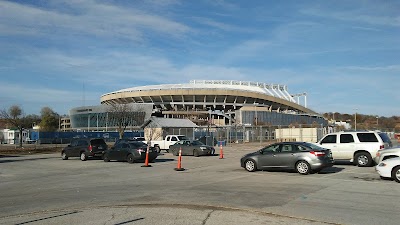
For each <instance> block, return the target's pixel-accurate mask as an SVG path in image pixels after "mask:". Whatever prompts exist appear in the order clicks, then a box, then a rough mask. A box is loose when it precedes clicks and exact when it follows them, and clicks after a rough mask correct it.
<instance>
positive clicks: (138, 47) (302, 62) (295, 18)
mask: <svg viewBox="0 0 400 225" xmlns="http://www.w3.org/2000/svg"><path fill="white" fill-rule="evenodd" d="M190 80H240V81H255V82H264V83H268V84H281V85H287V86H288V91H289V93H291V94H297V93H303V92H306V93H307V107H308V108H310V109H312V110H314V111H315V112H318V113H326V112H338V113H348V114H354V113H356V112H357V113H360V114H366V115H377V116H386V117H390V116H400V91H399V89H400V1H397V0H386V1H381V0H377V1H364V0H355V1H347V0H345V1H340V0H336V1H312V0H306V1H302V0H298V1H294V0H287V1H265V0H251V1H249V0H236V1H234V0H232V1H228V0H108V1H105V0H104V1H102V0H100V1H96V0H65V1H63V0H56V1H50V0H49V1H47V0H32V1H22V0H20V1H4V0H0V108H1V109H7V108H9V107H10V106H11V105H19V106H20V107H21V108H22V109H23V111H24V113H25V114H38V115H39V114H40V110H41V108H43V107H45V106H47V107H50V108H52V109H53V110H54V111H56V112H57V113H59V114H61V115H64V114H68V110H69V109H71V108H74V107H80V106H88V105H99V104H100V97H101V95H103V94H105V93H109V92H113V91H117V90H120V89H125V88H130V87H136V86H144V85H157V84H178V83H189V81H190Z"/></svg>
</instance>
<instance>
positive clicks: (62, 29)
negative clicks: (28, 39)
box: [0, 1, 190, 41]
mask: <svg viewBox="0 0 400 225" xmlns="http://www.w3.org/2000/svg"><path fill="white" fill-rule="evenodd" d="M63 4H67V5H69V6H70V7H71V8H73V11H74V12H69V13H67V12H60V11H57V10H54V9H53V10H51V9H45V8H39V7H33V6H28V5H21V4H18V3H12V2H5V1H3V2H0V10H1V11H2V13H1V14H0V20H1V21H3V22H2V25H1V26H0V32H1V33H2V35H6V34H7V35H22V34H23V35H42V36H43V35H54V34H60V35H82V34H86V35H95V36H100V37H110V36H112V37H120V38H124V39H129V40H134V41H138V40H141V39H143V36H144V33H145V32H146V31H147V30H151V31H153V32H159V33H161V34H165V35H168V36H169V37H180V36H181V35H184V34H185V33H187V32H189V31H190V28H189V27H187V26H186V25H184V24H181V23H178V22H175V21H172V20H170V19H168V18H166V17H161V16H158V15H152V14H148V13H146V12H144V11H140V10H137V9H134V8H126V9H125V8H121V7H117V6H113V5H109V4H102V3H97V2H94V1H84V2H79V3H76V2H70V1H66V2H63ZM60 5H62V4H61V3H60Z"/></svg>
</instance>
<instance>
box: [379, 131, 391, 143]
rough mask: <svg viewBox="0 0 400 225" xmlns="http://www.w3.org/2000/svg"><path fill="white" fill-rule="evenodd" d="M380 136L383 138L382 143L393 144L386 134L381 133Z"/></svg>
mask: <svg viewBox="0 0 400 225" xmlns="http://www.w3.org/2000/svg"><path fill="white" fill-rule="evenodd" d="M379 136H380V137H381V138H382V141H383V142H385V143H391V142H392V141H391V140H390V138H389V136H388V135H387V134H386V133H379Z"/></svg>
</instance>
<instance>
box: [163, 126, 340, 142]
mask: <svg viewBox="0 0 400 225" xmlns="http://www.w3.org/2000/svg"><path fill="white" fill-rule="evenodd" d="M169 131H170V133H169V134H175V135H179V134H180V135H187V136H188V137H193V138H194V139H198V140H200V141H202V142H204V143H205V144H208V145H227V144H230V143H248V142H260V143H264V142H280V141H306V142H317V141H318V140H319V139H321V138H322V137H323V136H324V135H325V134H327V133H331V132H335V131H336V129H335V128H333V127H323V126H318V125H295V126H294V125H291V126H230V127H208V126H204V127H197V128H190V129H189V128H188V129H185V128H179V129H170V130H169ZM190 132H193V134H190V135H188V133H190Z"/></svg>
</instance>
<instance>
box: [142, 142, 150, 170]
mask: <svg viewBox="0 0 400 225" xmlns="http://www.w3.org/2000/svg"><path fill="white" fill-rule="evenodd" d="M149 148H150V146H148V145H147V150H146V159H145V160H144V165H143V166H141V167H151V165H149Z"/></svg>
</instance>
